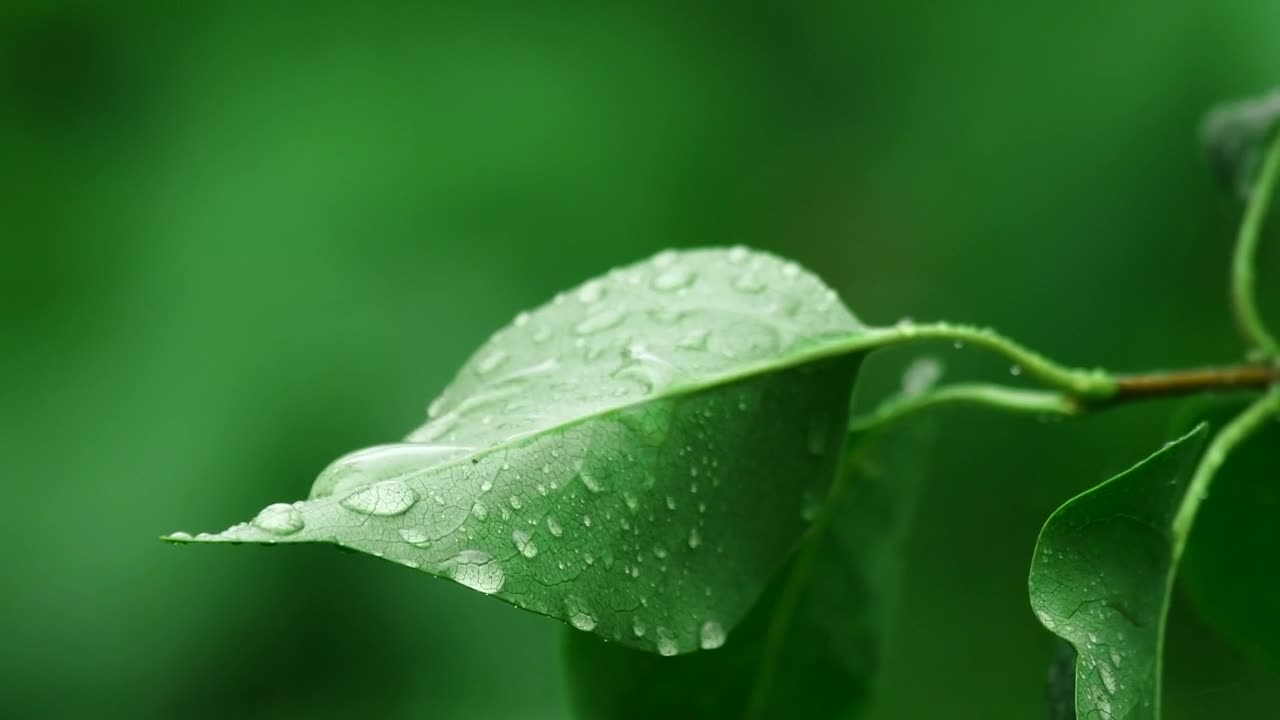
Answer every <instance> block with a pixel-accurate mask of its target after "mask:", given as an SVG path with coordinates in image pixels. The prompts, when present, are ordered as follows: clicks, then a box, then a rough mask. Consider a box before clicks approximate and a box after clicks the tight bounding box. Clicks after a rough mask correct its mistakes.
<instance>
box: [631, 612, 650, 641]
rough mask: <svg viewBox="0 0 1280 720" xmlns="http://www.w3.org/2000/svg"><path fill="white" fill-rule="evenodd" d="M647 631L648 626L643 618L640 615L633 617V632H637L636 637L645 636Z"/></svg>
mask: <svg viewBox="0 0 1280 720" xmlns="http://www.w3.org/2000/svg"><path fill="white" fill-rule="evenodd" d="M647 631H648V628H646V627H645V626H644V621H643V620H641V619H640V618H638V617H637V618H631V632H633V633H635V635H636V637H638V638H642V637H644V634H645V632H647Z"/></svg>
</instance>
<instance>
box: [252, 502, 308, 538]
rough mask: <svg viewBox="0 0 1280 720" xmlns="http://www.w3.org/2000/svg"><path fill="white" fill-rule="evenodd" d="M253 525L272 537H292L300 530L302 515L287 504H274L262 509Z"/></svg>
mask: <svg viewBox="0 0 1280 720" xmlns="http://www.w3.org/2000/svg"><path fill="white" fill-rule="evenodd" d="M253 524H254V525H257V526H258V527H259V528H262V529H263V530H266V531H267V532H269V533H271V534H272V535H292V534H294V533H296V532H298V531H299V530H301V529H302V525H303V522H302V513H300V512H298V509H297V508H295V507H294V506H292V505H290V504H288V503H275V504H274V505H268V506H266V507H264V508H262V512H260V513H258V516H257V517H255V518H254V519H253Z"/></svg>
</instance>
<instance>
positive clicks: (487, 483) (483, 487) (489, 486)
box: [480, 479, 493, 493]
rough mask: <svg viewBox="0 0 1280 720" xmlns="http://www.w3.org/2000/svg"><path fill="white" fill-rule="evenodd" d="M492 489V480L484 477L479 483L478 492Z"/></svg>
mask: <svg viewBox="0 0 1280 720" xmlns="http://www.w3.org/2000/svg"><path fill="white" fill-rule="evenodd" d="M492 489H493V481H492V480H489V479H485V481H484V482H482V483H480V492H482V493H487V492H489V491H490V490H492Z"/></svg>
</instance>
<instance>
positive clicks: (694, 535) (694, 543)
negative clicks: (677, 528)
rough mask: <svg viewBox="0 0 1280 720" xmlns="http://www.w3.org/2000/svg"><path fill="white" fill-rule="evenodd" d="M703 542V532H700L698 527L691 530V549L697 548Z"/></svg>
mask: <svg viewBox="0 0 1280 720" xmlns="http://www.w3.org/2000/svg"><path fill="white" fill-rule="evenodd" d="M701 544H702V533H700V532H698V528H693V529H691V530H689V549H690V550H697V549H698V546H699V545H701Z"/></svg>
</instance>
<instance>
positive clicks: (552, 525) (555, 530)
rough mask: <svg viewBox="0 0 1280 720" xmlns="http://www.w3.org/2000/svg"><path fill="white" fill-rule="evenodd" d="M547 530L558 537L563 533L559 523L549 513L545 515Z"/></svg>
mask: <svg viewBox="0 0 1280 720" xmlns="http://www.w3.org/2000/svg"><path fill="white" fill-rule="evenodd" d="M547 531H548V532H550V533H551V534H552V535H554V536H556V537H560V536H561V535H563V534H564V528H563V527H561V526H560V523H559V522H557V521H556V519H555V518H554V517H552V516H550V515H548V516H547Z"/></svg>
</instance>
